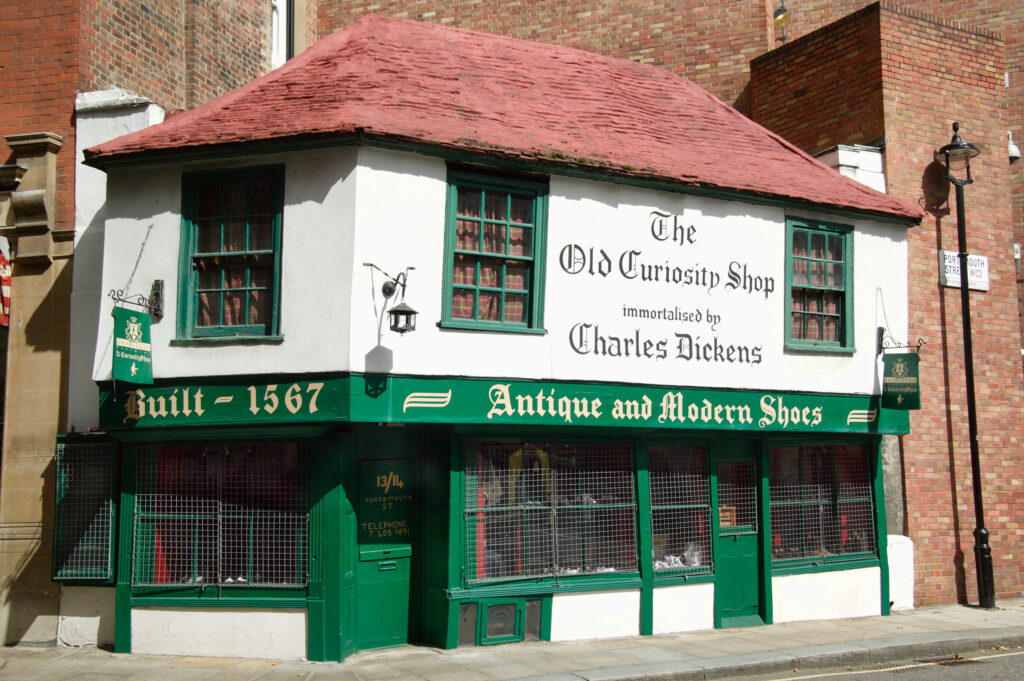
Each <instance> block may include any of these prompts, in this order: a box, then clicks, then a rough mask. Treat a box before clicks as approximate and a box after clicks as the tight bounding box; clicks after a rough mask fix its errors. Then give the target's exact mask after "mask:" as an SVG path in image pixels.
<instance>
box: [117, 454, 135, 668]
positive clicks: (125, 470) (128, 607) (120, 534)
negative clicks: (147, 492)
mask: <svg viewBox="0 0 1024 681" xmlns="http://www.w3.org/2000/svg"><path fill="white" fill-rule="evenodd" d="M118 511H119V512H118V529H117V574H116V575H115V578H116V580H117V581H116V583H117V586H116V588H115V591H114V652H115V653H130V652H131V651H132V603H131V600H132V584H131V579H132V527H133V526H134V524H135V447H134V446H133V445H127V446H125V447H123V448H122V450H121V494H120V502H119V503H118Z"/></svg>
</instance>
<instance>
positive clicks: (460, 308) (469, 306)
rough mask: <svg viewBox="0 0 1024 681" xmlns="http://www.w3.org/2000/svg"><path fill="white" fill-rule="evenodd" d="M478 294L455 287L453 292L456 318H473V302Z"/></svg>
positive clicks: (453, 311)
mask: <svg viewBox="0 0 1024 681" xmlns="http://www.w3.org/2000/svg"><path fill="white" fill-rule="evenodd" d="M475 300H476V296H475V295H474V294H473V292H472V291H466V290H465V289H455V291H454V292H453V293H452V317H454V318H455V319H472V318H473V303H474V301H475Z"/></svg>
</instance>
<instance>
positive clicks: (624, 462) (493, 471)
mask: <svg viewBox="0 0 1024 681" xmlns="http://www.w3.org/2000/svg"><path fill="white" fill-rule="evenodd" d="M465 528H466V550H467V565H468V566H469V568H468V576H467V579H468V581H471V582H476V581H483V580H500V579H513V578H522V577H534V576H537V577H542V576H551V575H575V574H594V573H611V572H622V571H635V570H636V489H635V486H634V483H633V456H632V451H631V450H630V448H629V447H628V446H625V445H621V446H619V445H564V444H534V443H507V442H486V443H481V444H480V445H479V447H478V448H477V450H476V451H475V452H471V453H470V454H469V455H468V461H467V466H466V515H465Z"/></svg>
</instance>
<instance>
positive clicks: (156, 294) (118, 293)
mask: <svg viewBox="0 0 1024 681" xmlns="http://www.w3.org/2000/svg"><path fill="white" fill-rule="evenodd" d="M107 295H109V296H110V298H111V299H112V300H113V301H114V302H115V303H127V304H128V305H136V306H138V307H141V308H143V309H145V310H146V312H147V313H149V315H150V316H151V317H152V318H153V321H154V322H158V321H160V320H161V319H162V318H163V316H164V280H163V279H154V280H153V285H152V286H150V287H149V297H148V298H147V297H146V296H144V295H142V294H141V293H138V294H135V295H131V294H128V293H125V292H124V290H122V289H111V290H110V292H109V293H108V294H107Z"/></svg>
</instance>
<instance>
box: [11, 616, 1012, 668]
mask: <svg viewBox="0 0 1024 681" xmlns="http://www.w3.org/2000/svg"><path fill="white" fill-rule="evenodd" d="M1017 646H1024V599H1019V598H1018V599H1008V600H1002V601H999V602H998V603H997V608H996V609H994V610H982V609H980V608H974V607H970V606H961V605H947V606H939V607H928V608H919V609H917V610H912V611H906V612H898V613H894V614H893V615H890V616H889V617H864V618H857V619H844V620H828V621H819V622H794V623H787V624H773V625H769V626H763V627H750V628H742V629H724V630H723V629H719V630H713V631H699V632H691V633H684V634H663V635H658V636H636V637H629V638H618V639H607V640H600V641H579V642H571V643H548V642H541V643H514V644H507V645H499V646H488V647H479V648H459V649H456V650H438V649H436V648H426V647H420V646H400V647H397V648H388V649H382V650H371V651H363V652H360V653H357V654H355V655H353V656H351V657H349V658H348V659H347V660H345V661H344V662H341V663H328V662H306V661H301V660H254V659H226V658H213V657H176V656H164V655H135V654H127V655H125V654H122V655H117V654H114V653H109V652H106V651H104V650H98V649H96V648H63V647H29V646H14V647H6V648H0V658H2V659H3V663H4V666H3V668H2V669H0V679H2V680H6V679H11V680H17V681H256V680H257V679H258V680H259V681H281V680H284V679H288V680H289V681H689V680H690V679H712V678H721V677H725V676H732V675H738V674H745V673H769V672H773V671H782V670H792V669H808V668H823V667H833V666H843V665H866V664H872V663H879V662H891V661H895V660H908V659H926V658H935V657H941V656H948V655H953V654H957V653H961V654H962V653H967V652H972V651H976V650H982V649H989V648H996V647H1017Z"/></svg>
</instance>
